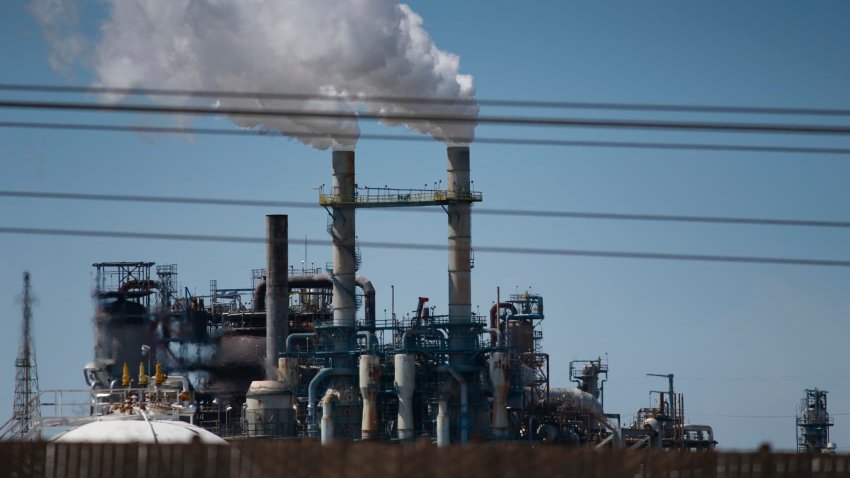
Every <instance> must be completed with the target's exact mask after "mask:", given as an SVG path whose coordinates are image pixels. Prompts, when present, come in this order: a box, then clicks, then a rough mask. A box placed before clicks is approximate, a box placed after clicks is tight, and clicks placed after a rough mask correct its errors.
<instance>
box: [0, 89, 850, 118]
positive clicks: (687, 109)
mask: <svg viewBox="0 0 850 478" xmlns="http://www.w3.org/2000/svg"><path fill="white" fill-rule="evenodd" d="M0 91H15V92H29V93H73V94H100V95H128V96H135V95H148V96H172V97H192V98H245V99H265V100H289V101H316V100H318V101H322V100H324V101H334V102H336V101H339V100H340V99H344V100H348V101H352V102H359V103H382V102H392V103H396V104H404V103H407V104H433V105H449V106H452V105H475V104H478V105H481V106H495V107H519V108H551V109H583V110H614V111H658V112H682V113H733V114H762V115H798V116H850V109H842V108H806V107H762V106H728V105H693V104H684V105H676V104H652V103H614V102H587V101H547V100H517V99H493V98H481V99H462V98H445V97H436V98H435V97H399V96H340V95H322V94H314V93H275V92H248V91H221V90H187V89H164V88H118V87H109V86H66V85H28V84H10V83H2V84H0Z"/></svg>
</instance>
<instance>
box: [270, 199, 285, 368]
mask: <svg viewBox="0 0 850 478" xmlns="http://www.w3.org/2000/svg"><path fill="white" fill-rule="evenodd" d="M288 236H289V216H286V215H269V216H266V275H267V278H266V361H265V369H266V379H267V380H277V358H278V353H279V352H280V351H281V350H282V349H281V344H282V343H285V342H286V337H288V336H289V283H288V282H287V281H288V280H289V276H288V271H287V269H288V268H289V240H288Z"/></svg>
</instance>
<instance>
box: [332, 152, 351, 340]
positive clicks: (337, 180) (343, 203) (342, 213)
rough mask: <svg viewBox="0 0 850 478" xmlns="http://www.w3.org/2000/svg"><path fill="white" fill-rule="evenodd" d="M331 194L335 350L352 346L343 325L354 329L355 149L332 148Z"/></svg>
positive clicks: (349, 336)
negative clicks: (336, 328) (335, 149)
mask: <svg viewBox="0 0 850 478" xmlns="http://www.w3.org/2000/svg"><path fill="white" fill-rule="evenodd" d="M333 194H334V196H336V198H337V203H336V205H335V206H334V207H333V209H332V213H333V224H332V226H331V235H332V236H333V276H332V279H333V321H334V326H335V327H338V328H342V330H337V332H336V333H335V334H334V352H338V353H342V352H348V351H350V350H351V338H352V337H351V336H352V334H350V333H346V331H345V329H346V328H350V329H351V330H353V329H354V322H355V315H356V313H357V304H356V302H355V298H354V286H355V283H356V281H355V274H356V272H357V263H356V258H355V247H356V244H355V227H354V211H355V209H354V202H355V184H354V151H334V152H333Z"/></svg>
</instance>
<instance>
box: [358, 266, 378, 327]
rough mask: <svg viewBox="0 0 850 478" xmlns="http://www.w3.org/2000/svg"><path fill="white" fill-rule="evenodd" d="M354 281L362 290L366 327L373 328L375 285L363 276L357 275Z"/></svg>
mask: <svg viewBox="0 0 850 478" xmlns="http://www.w3.org/2000/svg"><path fill="white" fill-rule="evenodd" d="M355 281H356V282H357V285H359V286H360V289H362V290H363V299H364V301H363V317H364V318H365V322H366V327H368V328H370V329H373V328H374V327H375V286H373V285H372V282H371V281H369V279H367V278H365V277H363V276H357V278H356V279H355Z"/></svg>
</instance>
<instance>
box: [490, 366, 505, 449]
mask: <svg viewBox="0 0 850 478" xmlns="http://www.w3.org/2000/svg"><path fill="white" fill-rule="evenodd" d="M490 382H491V383H492V384H493V410H492V412H491V413H492V414H491V417H490V426H491V431H492V433H493V437H494V438H507V436H508V408H507V401H508V388H509V387H510V359H509V357H508V354H506V353H504V352H493V353H492V354H490Z"/></svg>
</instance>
